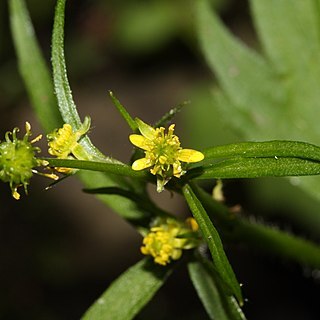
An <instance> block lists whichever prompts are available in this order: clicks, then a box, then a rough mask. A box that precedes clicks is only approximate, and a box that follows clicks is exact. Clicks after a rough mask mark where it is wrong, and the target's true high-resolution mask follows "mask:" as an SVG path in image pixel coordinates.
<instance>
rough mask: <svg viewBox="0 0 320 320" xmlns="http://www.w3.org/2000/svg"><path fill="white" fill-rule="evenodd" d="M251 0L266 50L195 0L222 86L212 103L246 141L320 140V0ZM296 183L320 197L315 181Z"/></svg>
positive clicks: (211, 61)
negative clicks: (250, 42) (249, 44)
mask: <svg viewBox="0 0 320 320" xmlns="http://www.w3.org/2000/svg"><path fill="white" fill-rule="evenodd" d="M250 3H251V8H252V17H253V21H254V24H255V26H256V29H257V33H258V35H259V40H260V42H261V46H262V48H263V49H264V53H265V55H264V56H262V55H259V54H257V53H255V52H254V51H253V50H251V49H249V48H247V47H246V46H245V45H244V44H243V43H242V42H241V41H239V39H237V38H236V37H235V36H233V35H232V34H231V33H230V32H229V31H228V30H227V28H226V27H225V26H223V24H222V23H221V21H220V20H219V18H218V17H217V16H216V14H215V13H214V12H213V11H212V10H211V8H210V6H209V4H208V1H207V0H201V1H198V11H197V15H198V30H199V37H200V39H201V44H202V49H203V53H204V55H205V57H206V59H207V61H208V65H209V67H210V68H211V70H212V71H213V72H214V73H215V75H216V77H217V79H218V82H219V85H220V87H221V89H222V90H223V92H221V91H218V90H216V91H215V93H214V96H213V99H214V102H215V107H216V108H218V109H219V110H220V117H221V118H222V119H224V120H225V123H227V124H228V126H229V128H230V129H232V128H233V129H236V130H237V132H238V135H239V136H241V137H242V139H245V140H271V139H283V140H286V139H289V140H299V141H308V142H310V143H315V144H317V143H318V141H319V136H320V126H319V125H318V117H317V116H316V115H317V113H318V110H319V101H320V91H319V88H318V83H319V82H320V64H319V63H318V61H319V60H320V50H319V48H320V37H319V21H320V10H319V3H318V1H313V0H306V1H299V0H293V1H290V0H283V1H277V0H270V1H269V0H251V1H250ZM299 187H301V188H303V189H304V190H306V191H307V192H308V193H309V194H311V195H313V196H314V197H315V198H317V199H318V200H319V199H320V184H319V180H318V179H315V178H308V179H305V178H299ZM290 201H292V199H290Z"/></svg>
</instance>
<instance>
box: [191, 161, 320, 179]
mask: <svg viewBox="0 0 320 320" xmlns="http://www.w3.org/2000/svg"><path fill="white" fill-rule="evenodd" d="M190 174H191V175H192V171H190ZM319 174H320V162H317V161H309V160H304V159H299V158H277V157H275V158H235V159H229V160H225V161H221V162H218V163H216V164H213V165H210V166H208V167H204V168H202V172H201V173H200V175H199V176H198V177H196V178H197V179H227V178H259V177H285V176H307V175H319Z"/></svg>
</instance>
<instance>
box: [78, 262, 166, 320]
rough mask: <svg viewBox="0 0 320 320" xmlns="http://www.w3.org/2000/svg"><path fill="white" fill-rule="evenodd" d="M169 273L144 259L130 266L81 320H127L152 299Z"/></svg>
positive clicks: (164, 268)
mask: <svg viewBox="0 0 320 320" xmlns="http://www.w3.org/2000/svg"><path fill="white" fill-rule="evenodd" d="M171 272H172V265H171V266H169V267H162V266H158V265H155V264H154V263H153V262H152V261H151V260H149V259H147V258H145V259H143V260H141V261H140V262H138V263H137V264H135V265H134V266H132V267H131V268H129V269H128V270H127V271H126V272H124V273H123V274H122V275H121V276H120V277H119V278H118V279H116V280H115V281H114V282H113V283H112V284H111V285H110V287H109V288H108V289H107V290H106V291H105V292H104V293H103V294H102V295H101V297H100V298H99V299H98V300H97V301H96V302H95V303H94V304H93V305H92V306H91V307H90V308H89V309H88V311H87V312H86V313H85V315H84V316H83V317H82V319H83V320H101V319H106V320H108V319H110V320H130V319H133V318H134V317H135V316H136V315H137V314H138V313H139V311H140V310H141V309H142V308H143V307H144V306H145V305H146V304H147V303H148V302H149V301H150V300H151V299H152V297H153V296H154V295H155V294H156V292H157V291H158V290H159V289H160V287H161V286H162V285H163V283H164V282H165V281H166V279H167V278H168V276H169V275H170V273H171Z"/></svg>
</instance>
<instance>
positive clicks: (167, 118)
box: [154, 101, 190, 128]
mask: <svg viewBox="0 0 320 320" xmlns="http://www.w3.org/2000/svg"><path fill="white" fill-rule="evenodd" d="M189 103H190V102H189V101H185V102H183V103H181V104H179V105H178V106H177V107H174V108H172V109H171V110H169V111H168V112H167V113H166V114H164V115H163V117H162V118H161V119H160V120H159V121H157V122H156V123H155V124H154V128H158V127H162V126H166V125H167V124H168V123H169V122H170V121H171V120H172V119H173V118H174V116H175V115H176V114H177V113H179V112H180V111H181V109H182V108H183V107H185V106H186V105H187V104H189Z"/></svg>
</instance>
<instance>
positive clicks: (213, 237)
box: [182, 184, 243, 304]
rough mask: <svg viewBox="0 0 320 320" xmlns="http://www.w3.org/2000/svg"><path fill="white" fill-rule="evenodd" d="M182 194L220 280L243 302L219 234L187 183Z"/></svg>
mask: <svg viewBox="0 0 320 320" xmlns="http://www.w3.org/2000/svg"><path fill="white" fill-rule="evenodd" d="M182 191H183V195H184V197H185V199H186V201H187V203H188V206H189V207H190V210H191V212H192V214H193V216H194V218H195V219H196V221H197V222H198V224H199V227H200V230H201V233H202V235H203V238H204V240H205V241H206V243H207V244H208V247H209V250H210V252H211V256H212V259H213V263H214V267H215V269H216V271H217V273H218V275H219V276H220V277H221V280H222V281H223V282H224V283H225V284H226V286H227V287H228V289H229V290H230V291H231V294H233V295H234V296H235V297H236V298H237V300H238V301H239V303H240V304H242V303H243V300H242V294H241V289H240V285H239V283H238V281H237V279H236V276H235V274H234V272H233V270H232V267H231V265H230V263H229V261H228V258H227V256H226V254H225V252H224V249H223V245H222V242H221V239H220V236H219V234H218V232H217V230H216V228H215V227H214V226H213V224H212V222H211V220H210V219H209V217H208V215H207V213H206V211H205V210H204V208H203V206H202V204H201V202H200V201H199V200H198V198H197V196H196V195H195V193H194V192H193V190H192V187H191V186H190V185H189V184H186V185H185V186H184V187H183V189H182Z"/></svg>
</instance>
